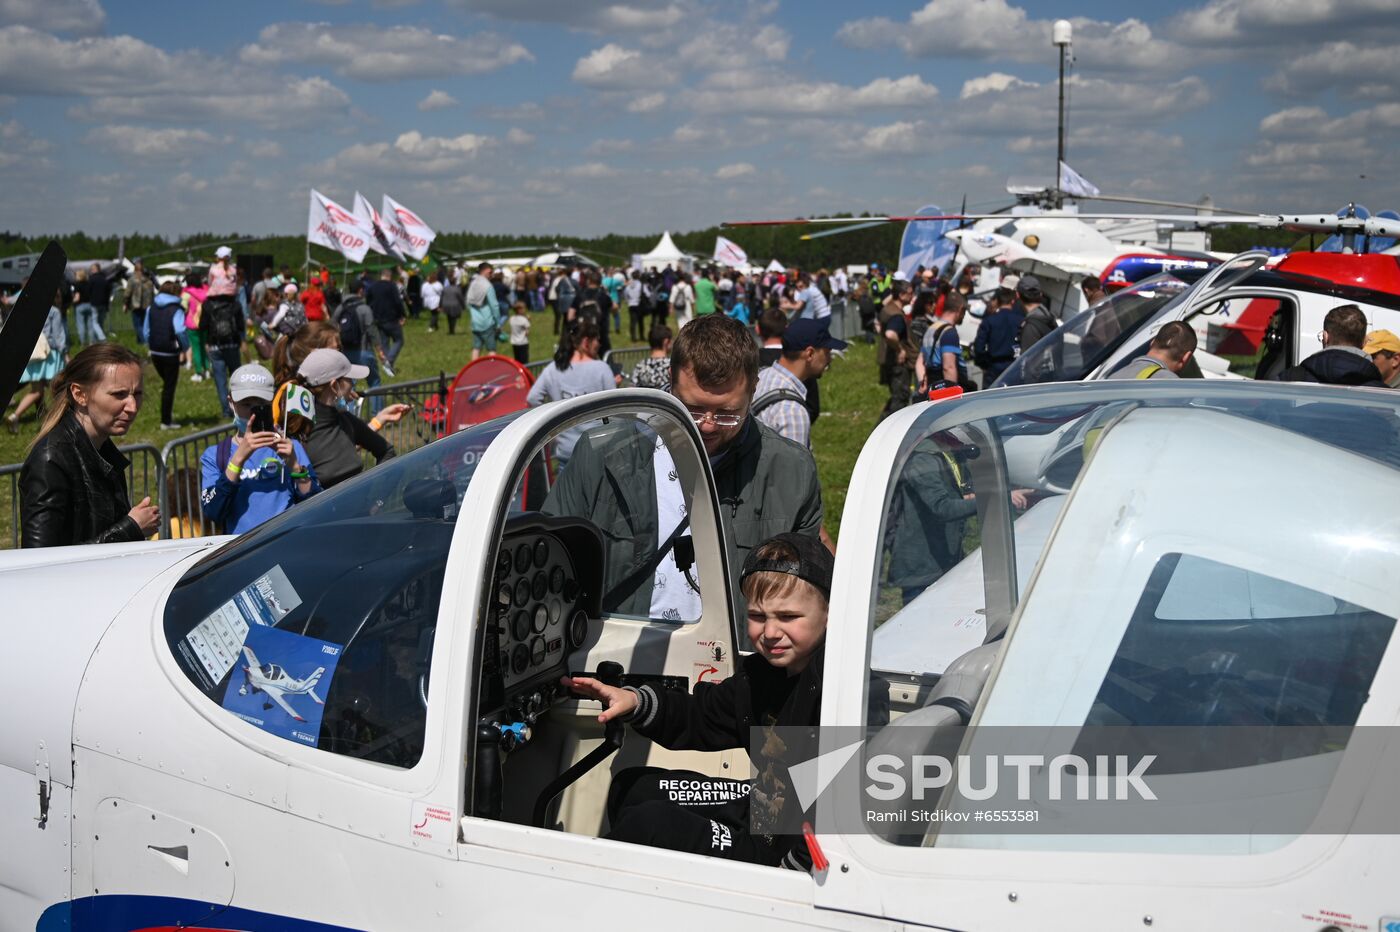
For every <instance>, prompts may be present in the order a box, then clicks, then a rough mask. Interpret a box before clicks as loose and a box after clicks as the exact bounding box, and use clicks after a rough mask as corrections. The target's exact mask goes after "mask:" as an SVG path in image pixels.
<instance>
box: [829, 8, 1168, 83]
mask: <svg viewBox="0 0 1400 932" xmlns="http://www.w3.org/2000/svg"><path fill="white" fill-rule="evenodd" d="M1070 22H1071V23H1072V24H1073V26H1074V54H1075V57H1076V59H1077V60H1078V61H1079V62H1080V63H1081V65H1083V66H1085V67H1093V68H1096V69H1099V70H1120V71H1130V70H1131V71H1139V70H1142V69H1156V68H1173V67H1180V66H1181V65H1182V64H1184V63H1185V62H1186V60H1187V55H1186V54H1185V50H1183V49H1182V48H1180V47H1179V46H1177V45H1175V44H1174V43H1172V42H1169V41H1167V40H1164V39H1160V38H1158V37H1157V36H1155V35H1154V34H1153V32H1152V29H1151V27H1149V26H1148V25H1147V24H1146V23H1144V22H1142V21H1141V20H1138V19H1131V18H1130V19H1126V20H1124V21H1122V22H1118V23H1112V22H1106V21H1103V20H1095V19H1089V18H1087V17H1077V18H1072V19H1071V20H1070ZM1050 27H1051V21H1050V20H1048V19H1031V18H1030V17H1029V16H1028V15H1027V14H1026V11H1025V10H1024V9H1023V8H1021V7H1018V6H1012V5H1011V4H1009V3H1007V2H1006V0H971V2H969V0H929V2H928V3H926V4H925V5H924V6H923V7H921V8H920V9H918V10H915V11H914V12H913V13H912V14H910V17H909V19H908V21H906V22H895V21H894V20H892V19H889V18H888V17H883V16H876V17H871V18H868V19H858V20H853V21H851V22H848V23H846V24H845V25H843V26H842V27H841V28H840V30H838V31H837V38H838V39H840V40H841V41H842V42H844V43H845V44H846V45H849V46H852V47H854V48H886V47H891V46H892V47H894V48H898V49H902V50H903V51H904V52H905V53H906V54H908V55H911V56H914V57H916V58H938V57H945V56H955V57H963V58H982V59H989V60H1006V61H1020V62H1044V61H1046V60H1047V59H1048V58H1049V57H1050V56H1052V55H1053V54H1054V53H1053V50H1052V47H1051V45H1050Z"/></svg>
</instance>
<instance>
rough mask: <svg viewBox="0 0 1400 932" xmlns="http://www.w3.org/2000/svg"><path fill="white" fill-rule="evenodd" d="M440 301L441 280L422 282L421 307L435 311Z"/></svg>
mask: <svg viewBox="0 0 1400 932" xmlns="http://www.w3.org/2000/svg"><path fill="white" fill-rule="evenodd" d="M441 303H442V282H424V283H423V307H424V308H425V309H427V310H429V311H436V310H437V309H438V305H439V304H441Z"/></svg>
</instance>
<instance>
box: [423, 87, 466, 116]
mask: <svg viewBox="0 0 1400 932" xmlns="http://www.w3.org/2000/svg"><path fill="white" fill-rule="evenodd" d="M455 106H457V98H456V97H453V96H452V95H451V94H449V93H447V91H439V90H431V91H429V92H428V96H427V97H424V98H423V99H422V100H420V101H418V109H419V110H421V111H422V112H423V113H428V112H429V111H432V110H446V109H448V108H449V107H455Z"/></svg>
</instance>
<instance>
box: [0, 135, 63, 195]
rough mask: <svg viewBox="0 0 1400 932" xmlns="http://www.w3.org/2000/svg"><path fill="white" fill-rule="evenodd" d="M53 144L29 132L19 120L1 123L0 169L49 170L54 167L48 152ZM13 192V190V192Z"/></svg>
mask: <svg viewBox="0 0 1400 932" xmlns="http://www.w3.org/2000/svg"><path fill="white" fill-rule="evenodd" d="M52 149H53V144H52V143H50V142H49V141H48V140H47V139H40V138H38V137H36V136H34V135H33V134H32V133H30V132H29V129H28V128H27V127H26V126H24V124H22V123H20V121H19V120H6V121H5V122H3V123H0V171H7V170H9V169H11V168H18V169H30V170H47V169H49V168H52V167H53V164H52V162H50V160H49V157H48V153H49V152H50V151H52ZM11 193H13V192H11Z"/></svg>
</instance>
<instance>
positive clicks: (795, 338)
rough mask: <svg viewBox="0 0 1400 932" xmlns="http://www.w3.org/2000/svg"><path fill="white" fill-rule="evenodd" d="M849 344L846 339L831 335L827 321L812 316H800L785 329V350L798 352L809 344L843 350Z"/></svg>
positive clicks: (818, 347)
mask: <svg viewBox="0 0 1400 932" xmlns="http://www.w3.org/2000/svg"><path fill="white" fill-rule="evenodd" d="M848 345H849V344H848V343H847V342H846V341H845V340H838V339H836V338H835V337H833V336H832V335H831V328H830V327H828V326H827V324H826V321H822V320H813V319H812V318H810V317H799V318H798V319H797V320H794V321H793V322H792V323H790V324H788V325H787V329H785V330H784V331H783V351H784V352H789V353H792V352H797V351H798V350H804V349H806V348H807V347H809V346H814V347H816V348H817V349H829V350H843V349H845V348H846V347H847V346H848Z"/></svg>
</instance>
